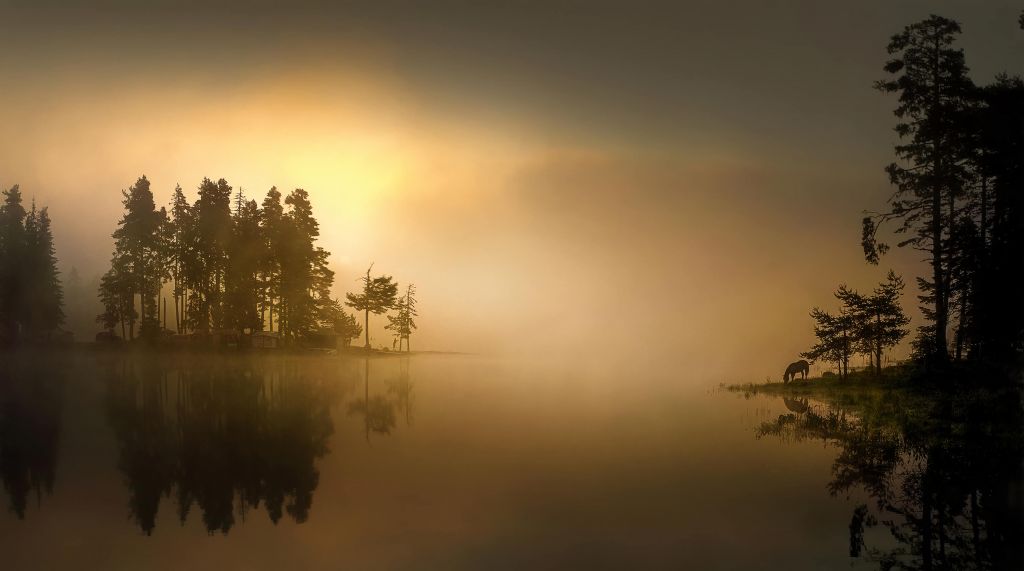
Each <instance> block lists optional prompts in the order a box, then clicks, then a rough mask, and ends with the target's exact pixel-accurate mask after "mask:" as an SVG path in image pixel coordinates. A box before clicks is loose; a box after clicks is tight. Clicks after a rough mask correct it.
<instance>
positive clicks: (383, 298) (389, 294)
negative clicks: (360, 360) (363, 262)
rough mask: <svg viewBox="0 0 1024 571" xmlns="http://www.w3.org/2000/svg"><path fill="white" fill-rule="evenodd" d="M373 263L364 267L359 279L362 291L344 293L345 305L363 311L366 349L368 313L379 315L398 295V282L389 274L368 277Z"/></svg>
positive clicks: (368, 342)
mask: <svg viewBox="0 0 1024 571" xmlns="http://www.w3.org/2000/svg"><path fill="white" fill-rule="evenodd" d="M372 269H373V264H370V267H369V268H367V269H366V276H365V277H364V278H362V279H361V281H362V282H363V291H362V292H361V293H346V294H345V297H346V299H347V301H346V302H345V305H347V306H349V307H351V308H352V309H354V310H356V311H362V312H363V315H364V317H363V320H364V321H363V327H364V331H365V333H366V349H367V350H369V349H370V313H375V314H377V315H380V314H382V313H384V312H386V311H387V310H389V309H391V308H392V307H394V305H395V298H396V297H397V296H398V284H396V283H395V282H394V281H392V279H391V276H384V275H382V276H378V277H376V278H371V277H370V271H371V270H372Z"/></svg>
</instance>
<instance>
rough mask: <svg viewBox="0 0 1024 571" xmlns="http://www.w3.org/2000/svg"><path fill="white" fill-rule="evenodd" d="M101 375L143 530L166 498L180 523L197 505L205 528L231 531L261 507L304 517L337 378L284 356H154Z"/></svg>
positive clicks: (275, 516) (132, 506)
mask: <svg viewBox="0 0 1024 571" xmlns="http://www.w3.org/2000/svg"><path fill="white" fill-rule="evenodd" d="M107 378H108V381H107V387H106V398H105V405H106V413H107V417H108V420H109V422H110V426H111V427H112V428H113V431H114V434H115V437H116V440H117V446H118V458H119V459H118V468H119V470H120V471H121V473H122V475H123V477H124V483H125V485H126V486H127V488H128V490H129V494H130V499H129V510H130V512H131V516H132V518H133V519H134V521H135V522H136V523H137V524H138V526H139V527H140V528H141V529H142V531H144V532H145V533H146V534H151V533H152V532H153V530H154V528H155V526H156V520H157V513H158V510H159V507H160V504H161V502H162V501H163V500H168V501H173V504H174V506H175V509H176V513H177V517H178V520H179V521H180V522H181V523H182V524H184V523H185V522H186V521H187V519H188V517H189V514H190V512H191V511H192V510H193V507H197V508H198V510H199V511H200V512H201V516H202V521H203V524H204V526H205V527H206V530H207V531H208V532H210V533H214V532H217V531H219V532H221V533H227V532H228V531H229V530H230V529H231V528H232V526H234V525H235V523H236V520H237V519H239V518H240V519H243V520H244V519H245V517H246V514H247V512H248V511H249V510H251V509H254V508H259V507H260V506H261V505H262V507H263V508H264V509H265V511H266V513H267V515H268V516H269V518H270V520H271V521H273V522H274V523H277V522H278V521H279V520H280V519H281V517H282V516H283V514H284V513H287V514H288V515H289V516H290V517H291V518H292V519H293V520H294V521H296V522H299V523H302V522H304V521H306V519H307V518H308V517H309V512H310V509H311V507H312V504H313V493H314V491H315V490H316V488H317V484H318V482H319V472H318V470H317V467H316V463H317V460H318V459H320V458H322V457H323V456H324V455H325V454H327V453H328V446H327V443H328V439H329V438H330V436H331V434H332V433H333V431H334V424H333V422H332V419H331V414H330V408H331V406H332V405H333V404H334V403H336V402H337V400H338V398H339V392H340V390H341V388H342V387H343V385H342V384H339V383H338V382H336V381H337V379H335V378H324V377H322V376H319V375H316V374H313V373H311V372H310V370H307V369H306V368H304V367H302V366H299V365H297V364H295V363H290V362H286V361H285V362H277V363H273V364H271V363H269V362H265V361H257V362H251V363H250V362H235V363H232V364H223V363H222V364H210V366H190V367H187V368H168V367H166V366H165V365H164V366H161V365H160V364H158V363H157V362H156V361H151V360H138V361H119V362H114V363H111V364H110V366H109V368H108V370H107ZM172 497H173V500H172V499H171V498H172Z"/></svg>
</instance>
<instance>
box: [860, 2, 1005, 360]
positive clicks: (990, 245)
mask: <svg viewBox="0 0 1024 571" xmlns="http://www.w3.org/2000/svg"><path fill="white" fill-rule="evenodd" d="M1020 23H1021V27H1022V28H1024V16H1022V17H1021V22H1020ZM959 33H960V25H959V24H958V23H957V22H955V21H952V20H948V19H946V18H942V17H939V16H931V17H929V18H928V19H926V20H923V21H921V22H918V23H916V24H913V25H910V26H907V27H906V28H905V29H904V30H903V31H902V32H900V33H899V34H896V35H895V36H893V38H892V40H891V42H890V43H889V46H888V51H889V54H890V55H891V56H892V59H891V60H890V61H889V62H888V63H886V65H885V71H886V73H887V74H888V77H887V78H886V79H884V80H881V81H879V82H877V84H876V87H877V88H878V89H879V90H881V91H883V92H887V93H894V94H896V95H898V97H899V104H898V106H897V107H896V110H895V115H896V117H897V119H898V122H897V125H896V128H895V130H896V132H897V134H898V135H899V138H900V141H899V143H898V144H897V145H896V147H895V154H896V158H897V159H898V161H899V162H894V163H893V164H891V165H889V166H888V167H887V169H886V170H887V172H888V174H889V177H890V180H891V181H892V183H893V184H894V185H895V187H896V189H895V191H894V193H893V196H892V198H891V199H890V201H889V204H888V209H887V210H885V211H883V212H876V213H869V214H868V215H867V216H866V217H865V218H864V220H863V236H862V245H863V248H864V254H865V257H866V259H867V261H868V262H870V263H873V264H877V263H878V261H879V257H880V256H881V255H883V254H884V253H885V252H886V251H887V250H888V249H889V247H888V245H887V244H885V243H884V242H883V241H881V240H880V239H879V238H878V230H879V228H880V226H882V225H884V224H885V223H886V222H890V221H891V222H894V223H895V224H896V226H895V232H896V233H897V234H899V235H900V238H901V240H900V241H899V243H898V245H899V246H909V247H913V248H915V249H917V250H920V251H922V252H924V253H925V255H926V259H927V261H928V263H929V270H930V271H929V275H928V276H926V277H919V278H918V279H917V284H918V286H919V289H920V291H921V295H920V300H921V304H922V307H921V310H922V313H923V315H924V317H925V319H926V321H927V324H926V325H924V326H922V327H920V328H919V331H918V339H917V341H916V346H917V347H919V348H920V350H921V351H922V353H924V354H925V355H926V357H927V359H928V361H929V362H930V363H936V364H941V363H944V362H947V361H949V360H950V358H954V359H957V360H960V359H963V358H971V359H974V360H979V361H986V362H991V363H1013V362H1014V361H1015V360H1016V359H1018V358H1019V356H1020V354H1021V350H1022V348H1024V295H1021V292H1022V291H1024V81H1022V80H1021V78H1020V77H1010V76H1008V75H1005V74H1003V75H999V76H997V77H996V79H995V81H994V82H993V83H991V84H989V85H985V86H978V85H975V83H974V82H973V81H972V80H971V78H970V77H969V76H968V68H967V65H966V63H965V58H964V52H963V50H962V49H959V48H957V47H956V38H957V36H958V34H959Z"/></svg>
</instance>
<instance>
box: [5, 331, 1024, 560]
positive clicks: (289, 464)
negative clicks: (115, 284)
mask: <svg viewBox="0 0 1024 571" xmlns="http://www.w3.org/2000/svg"><path fill="white" fill-rule="evenodd" d="M715 381H717V380H707V381H703V382H702V381H700V380H694V379H688V378H685V377H684V376H683V373H679V374H678V375H673V374H669V373H666V372H651V373H645V372H643V367H641V366H638V367H637V369H636V371H633V372H620V373H612V372H609V371H608V370H605V369H603V368H602V367H600V366H599V365H598V364H596V363H578V362H576V363H562V364H551V363H547V364H532V363H529V362H523V361H515V360H502V359H496V358H485V357H478V356H466V355H426V354H425V355H415V356H413V357H375V358H370V359H363V358H358V357H349V356H342V357H338V356H319V355H315V356H276V355H275V356H251V357H245V356H217V355H190V356H182V355H173V354H168V355H157V356H142V355H123V354H116V353H102V352H97V353H93V352H87V351H81V352H68V353H60V354H39V353H36V354H27V355H12V354H8V355H5V356H4V357H3V365H2V367H0V407H2V408H0V471H2V478H3V485H4V497H3V498H2V501H3V502H5V503H6V506H5V507H6V509H4V510H3V512H2V513H0V554H2V557H3V567H4V568H6V569H62V568H82V569H143V568H145V569H341V568H345V569H640V568H643V569H681V568H689V569H787V570H794V569H809V570H810V569H848V568H851V567H852V568H855V569H856V568H864V569H873V568H883V567H884V566H885V565H888V564H889V563H892V562H898V563H900V564H903V565H906V566H907V567H908V568H927V567H925V566H924V565H923V564H924V563H927V564H928V565H931V566H932V567H934V568H973V567H977V568H1000V567H1001V566H1006V565H1011V564H1014V562H1015V561H1016V560H1014V559H1013V558H1014V556H1015V553H1019V550H1020V549H1021V548H1020V545H1021V544H1020V542H1019V539H1020V535H1019V533H1020V531H1021V529H1024V526H1021V525H1020V523H1021V517H1024V516H1022V515H1021V514H1022V513H1024V512H1022V511H1021V510H1020V506H1021V504H1020V492H1021V485H1020V474H1021V471H1020V468H1021V460H1020V447H1019V442H1020V433H1019V432H1013V431H1012V430H1011V432H1010V434H1011V437H1009V438H1006V437H1005V436H1000V434H1002V433H1001V432H999V431H996V432H999V434H996V435H995V436H993V434H995V433H993V432H992V431H991V430H989V432H987V433H984V434H979V435H976V436H977V437H976V438H975V437H972V436H971V435H969V434H968V435H963V434H959V433H957V434H953V435H951V436H950V435H947V436H944V437H943V438H942V439H939V440H935V439H930V436H929V438H925V439H924V440H921V439H920V438H919V436H915V433H914V430H913V426H916V425H914V424H913V423H912V422H911V423H908V421H906V420H905V419H904V420H903V421H900V422H892V421H888V420H886V421H882V420H879V419H880V418H881V416H879V415H876V414H873V413H868V412H865V411H875V410H878V407H880V406H882V405H881V404H880V403H885V402H890V401H891V399H889V398H888V397H886V398H879V399H876V400H877V402H875V405H876V406H875V408H865V407H864V406H862V405H863V403H860V405H858V403H852V404H851V407H850V408H848V409H844V408H843V407H842V406H837V405H836V404H835V403H824V402H819V401H815V400H814V399H799V398H797V399H793V398H789V399H786V400H783V399H782V398H780V397H778V396H773V395H768V394H761V393H759V394H743V393H737V392H729V391H725V390H723V389H721V388H718V386H717V382H715ZM857 406H860V408H857ZM1013 406H1017V409H1018V413H1019V402H1018V403H1016V404H1015V405H1013ZM1013 406H1010V408H1009V410H1010V411H1012V410H1013ZM963 408H964V407H958V406H953V407H952V408H951V409H950V410H951V412H950V414H951V415H953V416H951V418H954V420H953V421H950V422H948V423H945V425H948V426H950V427H951V428H950V430H953V431H954V432H956V426H958V424H957V422H959V421H958V420H956V419H959V418H960V416H957V415H962V414H969V413H970V411H967V412H964V411H963V410H961V409H963ZM968 408H969V407H968ZM858 411H859V412H858ZM1006 414H1008V415H1010V416H1013V415H1014V414H1017V413H1013V412H1008V413H1006ZM1014 419H1015V420H1014V421H1013V422H1017V421H1019V414H1017V416H1014ZM985 426H988V425H985ZM985 426H980V427H979V428H978V430H981V431H984V430H987V429H986V428H985ZM1013 426H1015V427H1017V428H1019V426H1020V425H1019V424H1014V425H1013ZM989 428H991V427H989ZM1014 430H1016V429H1014ZM950 438H953V439H954V440H950ZM919 441H921V442H926V444H922V445H921V446H918V445H917V444H916V443H917V442H919ZM954 441H955V442H963V443H964V445H963V446H961V447H960V448H963V449H964V450H963V451H961V450H960V448H958V447H957V446H953V445H950V442H954ZM986 446H992V447H993V448H992V449H991V450H988V449H986ZM933 448H934V450H933ZM922 450H924V452H922ZM943 463H945V464H948V465H949V466H946V468H945V469H944V468H943V466H945V464H943ZM979 463H982V464H984V465H982V464H979ZM915 470H917V472H915ZM1015 470H1016V471H1015ZM917 474H921V476H920V477H918V475H917ZM922 482H924V484H922ZM915 486H917V487H916V488H915ZM922 490H924V491H922ZM928 490H935V491H934V493H933V492H929V491H928ZM1014 494H1016V496H1015V495H1014ZM921 498H925V500H924V501H917V500H920V499H921ZM927 498H938V499H939V500H941V501H936V502H931V501H930V500H928V499H927ZM965 502H966V503H965ZM862 506H864V507H862ZM957 506H959V507H957ZM921 514H929V515H928V517H927V521H928V522H931V521H935V522H938V523H937V524H936V525H934V526H928V525H923V524H922V523H921V522H922V521H923V520H922V518H921ZM934 514H937V515H934ZM915 518H917V519H915ZM886 521H889V524H891V525H887V523H886ZM907 522H910V523H907ZM915 522H916V523H915ZM922 525H923V527H922ZM893 529H896V530H897V531H899V533H902V534H903V535H902V536H900V535H899V533H897V532H893V531H892V530H893ZM900 530H902V531H900ZM922 534H924V535H922ZM918 536H920V537H925V538H928V539H927V540H921V539H920V538H919V537H918ZM915 538H916V539H915ZM922 541H925V543H926V544H927V545H934V546H936V547H934V549H926V550H922V549H921V544H922ZM940 543H941V552H940V551H939V547H938V546H939V544H940ZM915 546H916V547H915ZM915 550H916V551H915ZM851 554H855V555H856V557H852V556H851Z"/></svg>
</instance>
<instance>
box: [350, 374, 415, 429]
mask: <svg viewBox="0 0 1024 571" xmlns="http://www.w3.org/2000/svg"><path fill="white" fill-rule="evenodd" d="M370 379H371V375H370V360H369V359H367V360H366V361H365V366H364V372H363V395H362V398H359V399H356V400H353V401H352V402H350V403H349V405H348V413H349V415H351V416H361V417H363V426H364V432H365V437H366V441H367V442H369V441H370V434H371V433H374V434H382V435H389V434H391V431H392V430H393V429H394V428H395V425H396V424H397V420H396V419H397V416H396V412H400V413H401V414H402V415H403V416H404V417H405V423H406V426H411V425H412V407H413V402H414V399H413V383H412V381H411V380H410V378H409V359H408V358H402V359H401V360H400V361H399V362H398V374H397V375H396V376H394V377H392V378H388V379H387V380H386V382H385V386H386V387H387V390H386V393H385V394H376V395H373V396H371V395H370V386H371V384H372V381H371V380H370Z"/></svg>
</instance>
